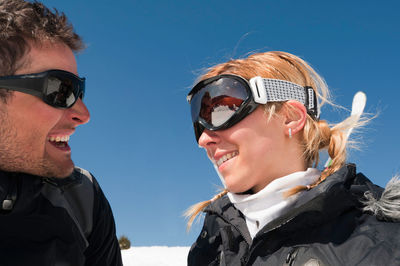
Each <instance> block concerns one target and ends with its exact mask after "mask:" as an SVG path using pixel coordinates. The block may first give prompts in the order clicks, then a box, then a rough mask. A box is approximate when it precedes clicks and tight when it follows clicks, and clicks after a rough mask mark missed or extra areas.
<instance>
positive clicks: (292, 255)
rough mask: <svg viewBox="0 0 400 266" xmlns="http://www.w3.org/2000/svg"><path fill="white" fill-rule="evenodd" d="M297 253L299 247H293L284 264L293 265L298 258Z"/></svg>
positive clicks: (286, 265) (285, 265)
mask: <svg viewBox="0 0 400 266" xmlns="http://www.w3.org/2000/svg"><path fill="white" fill-rule="evenodd" d="M297 253H299V247H294V248H292V249H291V250H290V251H289V253H288V254H287V256H286V260H285V263H284V264H283V265H284V266H292V265H293V263H294V260H295V259H296V256H297Z"/></svg>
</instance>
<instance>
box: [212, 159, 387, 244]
mask: <svg viewBox="0 0 400 266" xmlns="http://www.w3.org/2000/svg"><path fill="white" fill-rule="evenodd" d="M371 185H372V183H371V182H370V181H369V180H368V179H367V178H366V177H365V176H363V175H362V174H361V175H356V167H355V165H354V164H347V165H345V166H344V167H342V168H341V169H339V170H338V171H336V172H335V173H334V174H332V175H331V176H329V177H327V178H326V180H325V181H324V182H322V183H321V184H319V185H318V186H316V187H315V188H313V189H311V190H309V191H307V193H304V194H303V195H302V196H301V197H299V198H298V200H297V202H296V203H295V204H294V206H293V207H292V209H291V210H290V212H288V213H286V214H284V215H283V216H281V217H279V218H278V219H275V220H274V221H272V222H270V223H269V224H267V225H266V226H265V227H264V228H263V229H262V230H261V231H260V232H259V233H258V234H257V235H261V234H265V233H268V232H270V231H273V230H274V229H277V228H281V227H283V225H285V224H287V223H289V222H290V224H291V225H292V226H290V227H285V228H281V229H283V230H289V231H292V230H301V229H302V227H303V226H304V223H303V222H296V221H297V220H299V219H301V220H302V221H304V220H306V221H307V226H310V224H314V225H317V224H320V223H323V222H325V221H327V220H330V219H332V218H333V217H335V216H337V215H338V214H339V213H341V212H344V211H346V210H348V209H350V208H354V206H360V207H361V206H362V205H361V203H360V202H359V197H360V196H362V195H363V194H364V192H365V191H367V190H371V189H372V190H374V193H376V194H379V193H381V192H380V189H379V188H378V187H371ZM204 211H205V212H210V213H215V214H217V215H219V216H220V217H221V218H223V219H224V220H225V221H227V222H229V223H230V224H232V225H233V226H235V227H236V228H237V229H238V230H239V231H240V232H241V234H242V235H243V237H244V238H245V239H246V241H247V242H248V243H251V242H252V241H251V238H250V234H249V232H248V230H247V226H246V224H245V220H244V217H243V215H242V214H241V213H240V211H238V210H237V209H236V208H235V207H234V206H233V204H232V203H231V202H230V201H229V198H228V197H227V196H224V197H222V198H220V199H218V200H216V201H214V202H212V203H211V204H210V205H209V206H208V207H207V208H206V209H205V210H204ZM300 214H301V215H300Z"/></svg>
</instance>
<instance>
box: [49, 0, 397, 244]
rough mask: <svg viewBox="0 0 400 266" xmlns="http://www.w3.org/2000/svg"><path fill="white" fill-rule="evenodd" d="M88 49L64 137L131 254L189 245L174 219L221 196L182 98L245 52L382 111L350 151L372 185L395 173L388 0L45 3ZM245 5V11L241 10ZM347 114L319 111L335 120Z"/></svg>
mask: <svg viewBox="0 0 400 266" xmlns="http://www.w3.org/2000/svg"><path fill="white" fill-rule="evenodd" d="M44 3H45V4H46V5H48V6H50V7H56V8H57V9H59V10H60V11H64V12H65V13H66V14H67V15H68V17H69V18H70V21H71V22H72V24H73V25H74V26H75V28H76V31H77V32H78V33H79V34H81V35H82V36H83V38H84V40H85V41H86V43H87V45H88V47H87V49H86V50H85V51H84V52H83V53H81V54H79V55H78V69H79V72H80V75H82V76H85V77H86V78H87V93H86V98H85V102H86V104H87V106H88V107H89V109H90V111H91V115H92V118H91V121H90V122H89V124H87V125H84V126H82V127H81V128H80V129H78V130H77V132H76V134H75V135H74V136H73V137H72V138H71V146H72V153H73V158H74V161H75V163H76V164H77V165H79V166H81V167H84V168H86V169H88V170H90V171H91V172H92V173H93V174H94V175H95V176H96V177H97V179H98V180H99V182H100V184H101V186H102V188H103V190H104V192H105V194H106V195H107V197H108V199H109V201H110V204H111V206H112V208H113V210H114V216H115V219H116V225H117V233H118V235H121V234H125V235H127V236H128V237H129V238H130V240H131V241H132V244H133V245H135V246H144V245H168V246H176V245H191V243H192V242H193V241H194V240H195V239H196V237H197V235H198V233H199V231H200V229H201V223H200V224H198V225H195V226H194V227H193V229H192V231H191V232H190V233H188V234H187V233H186V232H185V220H184V219H183V217H182V212H183V211H184V210H185V209H186V208H187V207H189V206H190V205H191V204H193V203H196V202H199V201H202V200H206V199H209V198H211V197H212V196H213V194H214V193H215V192H216V190H217V188H218V187H219V186H220V182H219V179H218V177H217V175H216V174H215V172H214V170H213V168H212V167H211V163H209V162H208V159H207V158H206V156H205V153H204V151H202V150H200V149H199V148H198V147H197V144H196V142H195V139H194V135H193V130H192V125H191V121H190V115H189V107H188V105H187V103H186V93H187V92H188V90H189V88H190V87H191V85H192V84H193V82H194V80H195V79H196V77H197V75H198V74H199V73H201V70H202V69H204V68H206V67H209V66H211V65H213V64H215V63H220V62H224V61H226V60H227V59H229V58H237V57H243V56H245V55H246V54H247V53H249V52H253V51H268V50H282V51H287V52H291V53H293V54H296V55H299V56H301V57H302V58H304V59H305V60H306V61H308V62H310V63H311V65H312V66H314V67H315V68H316V70H317V71H318V72H319V73H320V74H321V75H322V76H323V77H324V78H325V79H326V81H327V83H328V85H329V86H330V88H331V89H332V92H333V94H334V96H335V102H336V103H338V104H340V105H343V106H345V107H347V108H350V107H351V100H352V96H353V95H354V93H355V92H357V91H358V90H363V91H364V92H366V94H367V97H368V102H367V107H366V110H367V111H369V112H372V113H374V112H377V111H379V112H380V115H379V117H378V118H376V119H375V120H374V121H373V122H372V123H371V124H370V125H369V126H368V128H367V129H366V130H364V131H363V132H362V134H361V142H362V144H361V148H362V150H361V151H353V152H351V153H350V161H353V162H356V163H357V164H358V170H359V171H362V172H363V173H364V174H366V175H367V176H368V177H369V178H371V179H372V180H373V181H375V182H376V183H377V184H379V185H385V184H386V182H387V181H388V180H389V178H390V177H391V176H393V175H394V174H395V173H399V172H400V159H399V155H398V154H399V148H400V144H399V143H400V141H399V131H400V126H399V121H400V120H399V115H400V111H399V99H400V85H399V76H400V67H399V62H400V51H399V43H400V19H399V16H398V10H399V9H400V4H399V2H398V1H394V0H393V1H381V2H379V4H378V1H320V0H318V1H316V0H311V1H288V0H283V1H239V0H233V1H211V0H205V1H188V0H179V1H146V0H142V1H134V0H131V1H128V0H118V1H110V0H109V1H106V0H98V1H83V0H79V1H78V0H69V1H55V0H46V1H44ZM249 3H251V4H249ZM346 115H347V113H346V112H343V111H340V112H337V111H335V110H333V109H332V108H325V109H322V118H323V119H328V120H329V121H331V122H337V121H340V120H341V119H343V118H344V117H345V116H346Z"/></svg>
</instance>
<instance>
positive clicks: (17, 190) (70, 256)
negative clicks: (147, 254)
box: [0, 168, 122, 266]
mask: <svg viewBox="0 0 400 266" xmlns="http://www.w3.org/2000/svg"><path fill="white" fill-rule="evenodd" d="M0 265H1V266H8V265H10V266H11V265H12V266H20V265H21V266H24V265H40V266H47V265H49V266H54V265H57V266H58V265H60V266H61V265H62V266H64V265H65V266H67V265H71V266H79V265H105V266H106V265H107V266H111V265H112V266H114V265H122V260H121V251H120V248H119V244H118V240H117V238H116V235H115V223H114V218H113V214H112V211H111V208H110V205H109V204H108V201H107V199H106V198H105V196H104V194H103V192H102V191H101V189H100V186H99V184H98V183H97V181H96V180H95V179H94V178H93V177H92V176H91V175H90V174H89V173H88V172H87V171H85V170H83V169H80V168H76V169H75V170H74V172H73V174H72V175H71V176H69V177H67V178H64V179H52V178H41V177H37V176H32V175H28V174H17V173H6V172H2V171H0Z"/></svg>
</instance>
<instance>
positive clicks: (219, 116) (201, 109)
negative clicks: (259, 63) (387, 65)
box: [190, 77, 249, 127]
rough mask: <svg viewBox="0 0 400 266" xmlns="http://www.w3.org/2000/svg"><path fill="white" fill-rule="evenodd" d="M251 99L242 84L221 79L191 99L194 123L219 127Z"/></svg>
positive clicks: (232, 80) (202, 89)
mask: <svg viewBox="0 0 400 266" xmlns="http://www.w3.org/2000/svg"><path fill="white" fill-rule="evenodd" d="M248 97H249V93H248V90H247V89H246V87H245V86H244V85H243V84H242V82H240V81H238V80H235V79H232V78H223V77H222V78H220V79H217V80H215V81H213V82H211V83H208V84H207V85H206V86H204V87H203V88H201V89H200V90H199V91H198V92H197V93H196V94H194V95H193V98H192V99H191V102H190V105H191V113H192V121H193V122H194V123H195V122H198V121H202V122H203V123H206V124H208V125H209V126H211V127H219V126H221V125H223V124H224V123H226V122H227V121H228V120H229V119H230V118H231V117H232V116H233V115H234V114H235V113H236V112H237V110H238V109H239V108H240V106H241V105H242V103H243V102H244V101H246V99H247V98H248Z"/></svg>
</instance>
